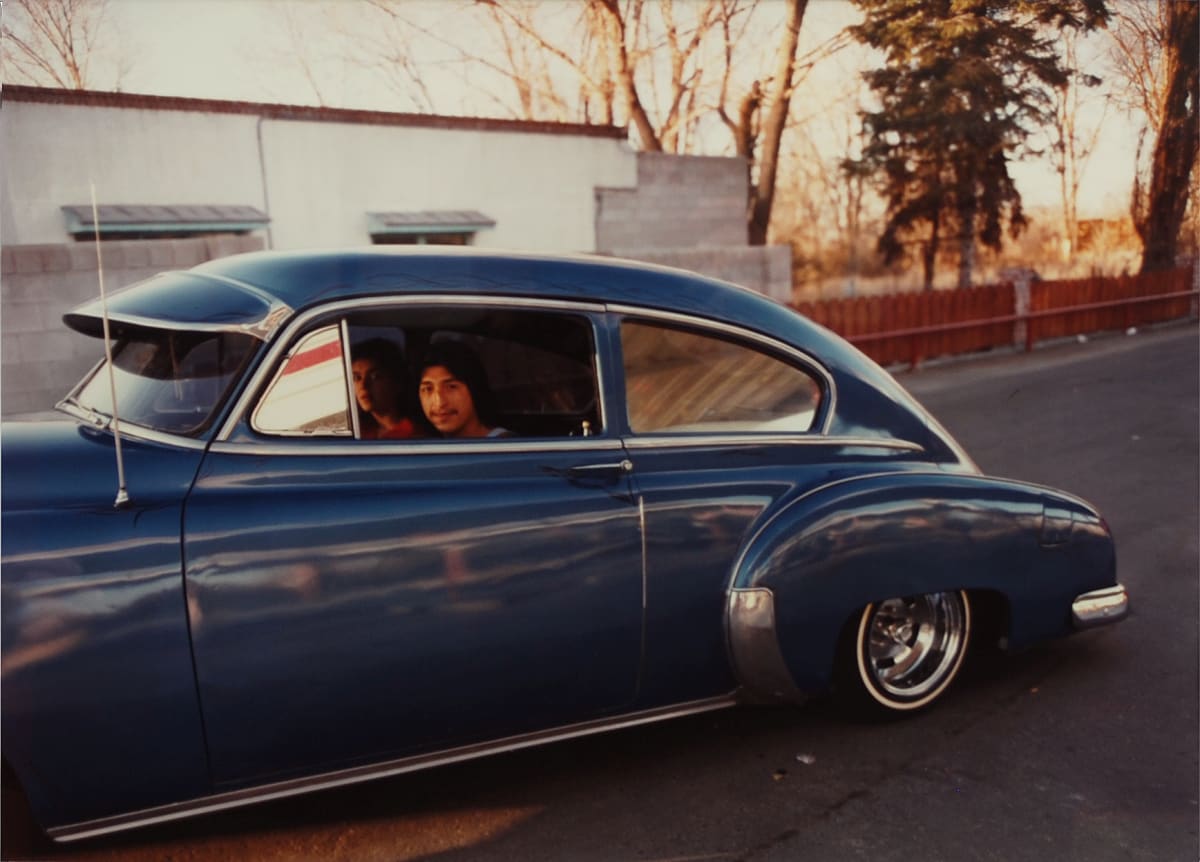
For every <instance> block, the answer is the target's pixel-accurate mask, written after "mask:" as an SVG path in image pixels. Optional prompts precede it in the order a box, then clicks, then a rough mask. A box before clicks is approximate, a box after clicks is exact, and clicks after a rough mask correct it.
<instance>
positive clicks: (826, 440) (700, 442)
mask: <svg viewBox="0 0 1200 862" xmlns="http://www.w3.org/2000/svg"><path fill="white" fill-rule="evenodd" d="M800 434H801V432H797V434H796V435H781V434H755V433H753V432H744V433H739V434H646V435H644V436H641V437H637V436H633V437H628V438H626V440H625V445H626V446H627V447H628V448H630V449H681V448H688V447H703V446H844V447H845V446H853V447H859V448H871V449H896V450H900V451H905V452H924V451H925V447H923V446H921V445H920V444H919V443H913V442H912V441H909V440H897V439H895V438H891V437H888V438H881V437H831V436H825V435H820V436H813V435H812V434H807V435H806V436H800Z"/></svg>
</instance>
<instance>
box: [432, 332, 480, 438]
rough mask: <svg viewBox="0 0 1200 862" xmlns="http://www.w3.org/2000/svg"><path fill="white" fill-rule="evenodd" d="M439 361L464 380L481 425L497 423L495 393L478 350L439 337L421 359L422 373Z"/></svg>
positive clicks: (459, 342) (438, 363) (439, 363)
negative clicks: (477, 352)
mask: <svg viewBox="0 0 1200 862" xmlns="http://www.w3.org/2000/svg"><path fill="white" fill-rule="evenodd" d="M436 365H440V366H442V367H443V368H445V369H446V370H447V371H449V372H450V373H451V374H453V375H454V376H455V377H456V378H457V379H459V380H461V381H462V382H463V383H464V384H466V387H467V389H469V390H470V391H471V400H472V401H473V402H474V403H475V414H476V415H477V416H478V417H479V421H480V422H482V423H483V424H484V425H488V426H492V427H494V426H495V425H496V424H497V421H498V419H497V415H496V413H497V410H496V396H495V395H494V394H493V393H492V387H491V384H490V383H488V378H487V372H486V371H484V370H483V363H482V362H480V361H479V356H478V354H476V353H475V351H474V350H472V349H471V348H470V347H468V346H467V345H465V344H463V343H462V342H461V341H439V342H437V343H436V344H431V345H430V346H429V349H428V350H427V351H425V358H424V359H422V360H421V374H420V376H424V374H425V369H426V368H433V367H434V366H436Z"/></svg>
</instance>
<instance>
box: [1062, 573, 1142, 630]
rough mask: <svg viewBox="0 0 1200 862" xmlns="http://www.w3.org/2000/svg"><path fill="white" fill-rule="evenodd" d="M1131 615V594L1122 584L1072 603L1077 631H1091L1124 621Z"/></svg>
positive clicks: (1091, 593)
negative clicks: (1094, 628) (1096, 627)
mask: <svg viewBox="0 0 1200 862" xmlns="http://www.w3.org/2000/svg"><path fill="white" fill-rule="evenodd" d="M1128 614H1129V593H1127V592H1126V591H1125V587H1124V586H1123V585H1122V584H1117V585H1116V586H1115V587H1105V588H1104V589H1102V590H1092V591H1091V592H1090V593H1084V594H1083V595H1081V596H1076V597H1075V601H1073V602H1071V622H1072V623H1073V624H1074V625H1075V628H1077V629H1090V628H1093V627H1095V626H1103V625H1107V624H1109V623H1115V622H1117V621H1118V620H1122V619H1124V618H1125V617H1126V616H1127V615H1128Z"/></svg>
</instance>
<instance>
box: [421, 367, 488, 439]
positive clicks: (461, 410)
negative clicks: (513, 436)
mask: <svg viewBox="0 0 1200 862" xmlns="http://www.w3.org/2000/svg"><path fill="white" fill-rule="evenodd" d="M418 391H419V394H420V396H421V409H422V410H424V411H425V416H426V417H427V418H428V419H429V421H430V422H431V423H432V424H433V427H434V428H436V429H437V430H438V431H440V432H441V433H442V434H444V435H445V436H447V437H482V436H483V435H484V434H486V433H487V429H486V428H484V427H483V423H481V422H480V421H479V417H478V415H476V413H475V401H474V400H473V399H472V398H471V390H470V389H469V388H468V387H467V385H466V384H465V383H463V382H462V381H461V380H459V379H458V378H457V377H455V376H454V375H453V374H451V373H450V369H448V368H446V367H445V366H443V365H431V366H430V367H429V368H426V369H425V371H424V372H423V373H422V374H421V387H420V389H419V390H418Z"/></svg>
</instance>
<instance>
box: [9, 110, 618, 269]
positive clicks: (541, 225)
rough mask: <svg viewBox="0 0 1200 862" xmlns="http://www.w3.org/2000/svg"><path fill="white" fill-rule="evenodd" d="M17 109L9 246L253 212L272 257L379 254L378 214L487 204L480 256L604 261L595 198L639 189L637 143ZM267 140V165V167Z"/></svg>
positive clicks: (179, 114)
mask: <svg viewBox="0 0 1200 862" xmlns="http://www.w3.org/2000/svg"><path fill="white" fill-rule="evenodd" d="M259 126H260V119H259V118H258V117H257V116H254V115H246V114H224V113H201V112H192V111H175V110H143V109H135V108H111V107H97V106H80V105H63V104H41V103H34V102H24V101H19V102H18V101H5V102H4V103H3V107H0V164H2V167H0V171H2V174H0V180H2V183H3V185H2V187H0V240H2V241H3V244H4V245H6V246H15V245H28V244H38V243H55V242H63V241H65V240H66V239H67V238H68V236H67V233H66V223H65V221H64V219H63V215H62V212H61V210H60V207H61V206H63V205H67V204H87V203H88V202H89V201H90V192H89V187H88V184H89V181H90V180H94V182H95V184H96V194H97V197H98V199H99V202H100V203H103V204H247V205H250V206H255V207H258V208H260V209H263V210H266V211H268V212H269V213H270V215H271V230H270V233H271V237H270V239H271V244H272V246H273V247H274V248H280V249H290V248H309V247H327V246H353V245H366V244H368V243H369V242H370V237H369V235H368V234H367V219H366V213H367V212H375V211H406V210H424V209H433V210H448V209H473V210H479V211H481V212H483V213H484V214H486V215H487V216H489V217H491V218H493V219H495V221H496V227H495V228H493V229H489V230H484V231H481V232H480V233H478V234H477V235H476V239H475V243H476V245H480V246H492V247H510V248H521V249H530V250H536V251H594V250H595V247H596V230H595V210H596V206H595V189H596V188H597V187H611V186H633V185H636V183H637V157H636V154H635V153H634V152H633V151H632V150H631V149H630V147H629V146H628V144H627V143H626V142H624V141H621V140H618V139H614V138H597V137H589V136H584V135H572V134H561V133H553V134H548V133H547V134H541V133H534V132H526V131H496V130H487V131H479V130H459V129H443V128H421V127H407V126H393V125H371V124H365V123H364V124H360V123H342V122H318V121H300V120H278V119H264V120H261V130H260V128H259ZM260 131H261V140H262V155H263V158H262V161H261V163H260V158H259V137H260Z"/></svg>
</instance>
